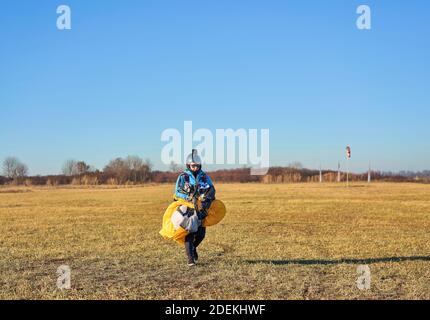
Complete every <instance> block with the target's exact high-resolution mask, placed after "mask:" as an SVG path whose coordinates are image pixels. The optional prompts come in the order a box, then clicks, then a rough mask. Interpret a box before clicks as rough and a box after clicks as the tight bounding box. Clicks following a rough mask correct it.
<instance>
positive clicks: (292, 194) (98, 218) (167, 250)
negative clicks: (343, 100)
mask: <svg viewBox="0 0 430 320" xmlns="http://www.w3.org/2000/svg"><path fill="white" fill-rule="evenodd" d="M172 189H173V186H168V185H162V186H150V187H139V188H117V189H113V188H88V189H85V188H64V189H61V188H25V189H22V190H20V189H18V188H16V187H15V188H14V189H11V190H9V191H10V192H8V189H1V192H0V298H2V299H64V298H67V299H69V298H70V299H171V298H173V299H186V298H190V299H193V298H198V299H211V298H212V299H220V298H224V299H399V298H402V299H430V268H429V267H430V186H428V185H420V184H382V183H375V184H372V185H370V186H368V185H365V184H361V185H359V184H356V185H353V186H352V187H351V188H349V189H348V190H347V189H346V188H345V187H343V186H341V185H338V184H322V185H321V184H294V185H258V184H235V185H218V197H219V198H220V199H222V200H223V201H224V202H225V203H226V205H227V209H228V213H227V217H226V218H225V220H224V221H223V222H222V223H221V224H220V225H218V226H216V227H212V228H209V229H208V234H207V238H206V240H205V241H204V242H203V244H202V247H201V249H200V256H201V263H200V265H199V266H197V267H196V268H193V269H188V268H187V267H186V265H185V255H184V252H183V248H181V247H179V246H178V245H176V244H175V243H173V242H172V243H171V242H167V241H165V240H163V239H162V238H161V237H160V236H159V235H158V231H159V229H160V223H161V218H162V214H163V212H164V209H165V208H166V207H167V205H168V204H169V202H170V199H171V193H172ZM63 264H66V265H69V266H70V267H71V268H72V289H71V290H69V291H64V292H61V291H59V290H58V289H56V278H57V276H56V270H57V267H58V266H60V265H63ZM360 264H368V265H369V266H370V268H371V271H372V287H371V290H368V291H361V290H358V289H357V287H356V279H357V274H356V269H357V266H358V265H360Z"/></svg>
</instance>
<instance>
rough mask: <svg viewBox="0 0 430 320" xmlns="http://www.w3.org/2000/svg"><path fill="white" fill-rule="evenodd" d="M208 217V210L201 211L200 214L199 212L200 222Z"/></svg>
mask: <svg viewBox="0 0 430 320" xmlns="http://www.w3.org/2000/svg"><path fill="white" fill-rule="evenodd" d="M207 216H208V211H207V210H206V209H201V210H200V211H199V212H197V217H198V218H199V220H203V219H205V218H206V217H207Z"/></svg>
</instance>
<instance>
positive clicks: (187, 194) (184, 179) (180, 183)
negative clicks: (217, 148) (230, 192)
mask: <svg viewBox="0 0 430 320" xmlns="http://www.w3.org/2000/svg"><path fill="white" fill-rule="evenodd" d="M196 190H197V191H196ZM195 192H197V193H199V194H204V195H205V197H204V198H205V200H204V201H203V202H202V207H203V209H209V207H210V206H211V204H212V201H213V200H215V187H214V185H213V183H212V180H211V178H210V177H209V176H208V175H207V174H206V173H205V172H204V171H203V170H200V171H199V173H198V174H197V176H196V177H194V175H193V173H192V172H191V171H190V170H188V169H186V170H185V171H184V172H183V173H181V175H180V176H179V177H178V180H177V181H176V187H175V196H176V197H177V198H181V199H185V200H187V201H192V197H193V194H194V193H195Z"/></svg>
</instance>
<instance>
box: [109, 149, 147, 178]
mask: <svg viewBox="0 0 430 320" xmlns="http://www.w3.org/2000/svg"><path fill="white" fill-rule="evenodd" d="M151 169H152V163H151V162H150V161H149V160H145V161H143V160H142V159H141V158H140V157H138V156H128V157H127V158H125V159H122V158H117V159H115V160H111V161H110V162H109V163H108V165H107V166H106V167H105V168H104V170H103V171H104V172H105V174H107V175H108V176H110V177H113V178H116V179H117V181H118V183H120V184H122V183H125V182H127V181H133V182H134V183H139V182H146V181H148V180H149V178H150V174H151Z"/></svg>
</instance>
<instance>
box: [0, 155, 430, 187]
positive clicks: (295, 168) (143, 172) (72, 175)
mask: <svg viewBox="0 0 430 320" xmlns="http://www.w3.org/2000/svg"><path fill="white" fill-rule="evenodd" d="M169 169H170V170H169V171H159V170H155V171H154V170H153V165H152V163H151V161H150V160H149V159H146V160H144V159H142V158H140V157H139V156H127V157H125V158H116V159H113V160H111V161H109V163H108V164H107V165H106V166H105V167H104V168H103V170H98V169H96V168H94V167H93V166H91V165H89V164H87V163H86V162H85V161H78V160H73V159H70V160H67V161H65V162H64V164H63V166H62V170H61V174H58V175H46V176H32V177H30V176H28V167H27V165H25V164H24V163H23V162H21V161H20V160H19V159H18V158H16V157H8V158H6V159H4V161H3V166H2V171H3V175H2V176H1V175H0V185H5V184H10V185H27V186H32V185H48V186H57V185H68V184H71V185H103V184H108V185H137V184H145V183H174V182H175V181H176V179H177V177H178V173H179V172H180V171H181V170H182V167H181V166H179V165H177V164H174V163H172V164H171V165H170V167H169ZM210 176H211V178H212V180H214V181H216V182H225V183H229V182H239V183H249V182H259V183H299V182H319V181H321V180H322V181H323V182H341V181H346V173H345V172H337V171H334V170H323V171H321V173H320V171H319V170H311V169H306V168H303V166H302V165H301V164H300V163H299V162H294V163H291V164H290V165H288V166H286V167H271V168H270V169H269V171H268V173H267V174H266V175H264V176H254V175H251V169H250V168H238V169H228V170H217V171H212V172H210ZM367 179H368V173H367V172H366V173H362V174H355V173H351V174H350V175H349V180H350V181H367ZM371 179H372V180H373V181H375V180H377V181H398V182H426V183H430V171H428V170H426V171H421V172H411V171H407V172H406V171H401V172H398V173H395V172H381V171H372V172H371Z"/></svg>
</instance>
